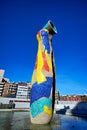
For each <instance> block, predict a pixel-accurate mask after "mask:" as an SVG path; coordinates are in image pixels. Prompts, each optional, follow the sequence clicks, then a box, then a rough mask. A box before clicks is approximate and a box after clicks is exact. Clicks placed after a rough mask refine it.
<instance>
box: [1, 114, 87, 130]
mask: <svg viewBox="0 0 87 130" xmlns="http://www.w3.org/2000/svg"><path fill="white" fill-rule="evenodd" d="M86 129H87V118H81V117H76V116H67V115H60V114H54V116H53V119H52V122H51V124H48V125H33V124H31V123H30V115H29V112H0V130H86Z"/></svg>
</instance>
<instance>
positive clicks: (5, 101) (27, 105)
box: [0, 97, 30, 108]
mask: <svg viewBox="0 0 87 130" xmlns="http://www.w3.org/2000/svg"><path fill="white" fill-rule="evenodd" d="M10 100H13V102H14V103H15V108H30V103H29V102H26V101H27V100H26V99H17V98H2V97H0V103H3V104H9V101H10ZM18 101H19V102H18ZM23 101H24V102H23ZM28 101H29V100H28Z"/></svg>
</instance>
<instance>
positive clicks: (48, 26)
mask: <svg viewBox="0 0 87 130" xmlns="http://www.w3.org/2000/svg"><path fill="white" fill-rule="evenodd" d="M43 29H47V30H48V31H49V33H51V34H52V35H53V34H56V33H57V29H56V27H55V26H54V24H53V22H52V21H51V20H48V22H47V24H46V25H45V26H44V27H43Z"/></svg>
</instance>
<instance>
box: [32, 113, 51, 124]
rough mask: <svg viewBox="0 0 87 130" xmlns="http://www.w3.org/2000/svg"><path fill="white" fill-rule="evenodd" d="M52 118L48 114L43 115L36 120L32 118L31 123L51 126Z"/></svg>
mask: <svg viewBox="0 0 87 130" xmlns="http://www.w3.org/2000/svg"><path fill="white" fill-rule="evenodd" d="M51 119H52V117H50V116H49V115H48V114H46V113H44V112H43V113H41V114H39V115H38V116H36V117H35V118H32V117H31V123H32V124H49V123H50V121H51Z"/></svg>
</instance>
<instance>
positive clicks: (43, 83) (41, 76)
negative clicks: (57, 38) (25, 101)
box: [30, 20, 57, 124]
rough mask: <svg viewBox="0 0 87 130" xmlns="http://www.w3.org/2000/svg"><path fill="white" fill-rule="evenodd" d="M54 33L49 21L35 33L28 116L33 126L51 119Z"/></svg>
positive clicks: (54, 28) (52, 108)
mask: <svg viewBox="0 0 87 130" xmlns="http://www.w3.org/2000/svg"><path fill="white" fill-rule="evenodd" d="M56 33H57V30H56V27H55V26H54V25H53V23H52V22H51V21H50V20H49V21H48V23H47V24H46V25H45V26H44V27H43V28H42V29H41V30H40V31H39V32H38V33H37V40H38V52H37V58H36V63H35V67H34V71H33V75H32V88H31V95H30V116H31V123H33V124H48V123H49V122H50V121H51V119H52V115H53V110H54V101H55V66H54V60H53V50H52V35H53V34H56Z"/></svg>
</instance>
